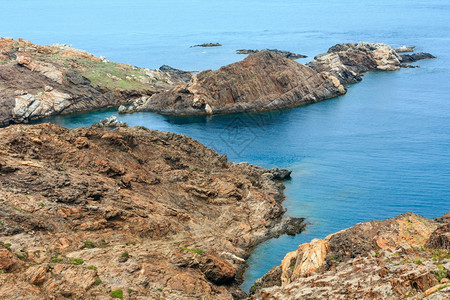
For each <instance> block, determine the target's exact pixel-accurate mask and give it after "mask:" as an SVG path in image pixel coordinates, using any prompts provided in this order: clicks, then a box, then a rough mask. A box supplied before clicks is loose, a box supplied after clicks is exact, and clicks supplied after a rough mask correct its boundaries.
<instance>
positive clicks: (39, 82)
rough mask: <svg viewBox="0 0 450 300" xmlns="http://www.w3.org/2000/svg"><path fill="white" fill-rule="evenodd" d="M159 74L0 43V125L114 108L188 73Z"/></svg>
mask: <svg viewBox="0 0 450 300" xmlns="http://www.w3.org/2000/svg"><path fill="white" fill-rule="evenodd" d="M164 70H167V72H165V71H163V70H149V69H143V68H137V67H133V66H129V65H125V64H118V63H114V62H110V61H108V60H106V59H105V58H104V57H96V56H94V55H92V54H90V53H87V52H85V51H82V50H78V49H74V48H72V47H69V46H67V45H59V44H57V45H53V46H39V45H35V44H33V43H31V42H29V41H25V40H23V39H18V40H17V41H16V40H13V39H6V38H0V125H7V124H11V123H22V122H27V121H29V120H33V119H38V118H42V117H46V116H49V115H55V114H62V113H70V112H77V111H86V110H94V109H99V108H104V107H113V106H120V105H121V104H126V103H128V102H129V100H130V99H136V98H139V97H144V96H149V95H152V94H154V93H157V92H159V91H162V90H166V89H168V88H170V87H173V86H175V85H177V84H180V83H184V82H186V81H187V80H189V79H190V73H189V72H183V71H180V70H176V69H172V68H169V67H166V68H164ZM17 91H22V92H21V93H19V94H17V93H16V92H17ZM23 91H26V93H24V92H23ZM52 91H53V92H52Z"/></svg>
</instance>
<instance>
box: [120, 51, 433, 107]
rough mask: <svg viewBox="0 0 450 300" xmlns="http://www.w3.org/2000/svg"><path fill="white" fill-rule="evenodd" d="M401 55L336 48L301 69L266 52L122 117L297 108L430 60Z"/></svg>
mask: <svg viewBox="0 0 450 300" xmlns="http://www.w3.org/2000/svg"><path fill="white" fill-rule="evenodd" d="M403 56H404V57H405V58H403V57H402V56H400V55H398V54H397V53H396V52H395V50H394V49H393V48H391V47H390V46H388V45H385V44H380V43H363V42H360V43H358V44H338V45H335V46H333V47H331V48H330V49H329V50H328V52H327V53H324V54H321V55H318V56H316V57H315V58H314V60H313V61H312V62H310V63H309V64H307V65H306V66H305V65H302V64H300V63H297V62H295V61H293V60H291V59H288V58H286V57H283V56H282V55H280V54H278V53H276V52H273V51H268V50H265V51H260V52H257V53H254V54H251V55H249V56H248V57H247V58H245V59H244V60H243V61H240V62H237V63H234V64H231V65H228V66H224V67H222V68H220V69H219V70H216V71H211V70H208V71H204V72H201V73H199V74H197V75H194V76H193V77H192V79H191V80H190V81H189V82H188V83H185V84H182V85H179V86H176V87H174V88H172V89H170V90H169V91H165V92H162V93H159V94H155V95H153V96H152V97H146V98H145V99H142V98H141V99H139V100H137V101H136V102H135V103H133V104H132V105H130V106H128V107H122V109H121V112H133V111H153V112H158V113H162V114H170V115H202V114H216V113H231V112H248V111H264V110H273V109H279V108H285V107H293V106H299V105H304V104H308V103H314V102H317V101H321V100H325V99H329V98H333V97H336V96H339V95H343V94H345V92H346V89H345V88H344V86H345V85H347V84H349V83H353V82H356V81H359V80H361V75H362V74H363V73H365V72H368V71H373V70H379V71H394V70H398V69H400V67H401V66H402V65H403V64H402V61H403V60H405V61H406V62H412V61H416V60H418V59H424V58H434V57H433V56H431V55H429V54H426V55H425V54H423V55H415V56H411V55H408V54H405V55H403Z"/></svg>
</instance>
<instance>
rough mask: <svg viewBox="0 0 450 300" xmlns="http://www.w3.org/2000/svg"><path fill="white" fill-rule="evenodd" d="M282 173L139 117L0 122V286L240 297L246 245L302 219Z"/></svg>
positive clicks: (14, 293)
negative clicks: (288, 204) (117, 123)
mask: <svg viewBox="0 0 450 300" xmlns="http://www.w3.org/2000/svg"><path fill="white" fill-rule="evenodd" d="M105 124H106V125H105ZM108 124H110V122H109V123H108V122H106V123H105V122H104V123H102V125H103V126H107V125H108ZM289 173H290V172H287V171H283V170H267V169H263V168H260V167H256V166H252V165H248V164H234V163H231V162H228V161H227V158H226V157H225V156H221V155H218V154H217V153H215V152H214V151H213V150H210V149H208V148H206V147H204V146H203V145H201V144H200V143H198V142H196V141H194V140H192V139H190V138H188V137H186V136H182V135H177V134H172V133H164V132H158V131H151V130H148V129H145V128H142V127H135V128H128V127H127V126H123V125H122V127H120V128H117V129H110V128H106V127H100V126H93V127H90V128H79V129H74V130H68V129H64V128H62V127H59V126H56V125H50V124H41V125H34V126H26V125H12V126H9V127H7V128H4V129H1V130H0V186H1V188H0V199H1V201H0V298H1V299H66V298H70V299H111V296H114V297H116V296H117V297H124V298H125V299H161V298H164V299H193V298H195V299H198V298H201V299H233V297H244V296H245V294H243V293H242V291H240V289H239V287H238V284H239V282H240V280H241V279H240V278H241V273H242V271H243V269H244V267H245V259H246V258H247V257H248V255H249V249H250V248H251V247H252V246H254V245H256V244H258V243H260V242H261V241H263V240H265V239H268V238H271V237H274V236H278V235H280V234H282V233H284V232H289V233H298V232H299V231H301V230H302V228H303V225H302V221H303V220H302V219H294V218H282V216H283V213H284V211H285V210H284V209H283V208H282V206H281V202H282V200H283V185H282V184H281V183H280V182H279V181H278V179H282V178H286V177H288V176H289ZM275 179H277V180H275Z"/></svg>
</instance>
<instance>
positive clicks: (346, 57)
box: [308, 42, 400, 85]
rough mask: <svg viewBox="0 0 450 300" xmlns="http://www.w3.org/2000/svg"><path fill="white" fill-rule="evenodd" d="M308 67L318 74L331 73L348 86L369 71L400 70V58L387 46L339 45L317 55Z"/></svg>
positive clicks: (374, 44)
mask: <svg viewBox="0 0 450 300" xmlns="http://www.w3.org/2000/svg"><path fill="white" fill-rule="evenodd" d="M308 66H309V67H311V68H313V69H314V70H316V71H317V72H329V73H331V74H332V75H333V76H335V77H337V78H338V79H339V81H340V82H341V84H343V85H346V84H350V83H353V82H357V81H360V80H361V79H362V78H361V74H362V73H365V72H368V71H372V70H380V71H395V70H398V69H400V57H399V56H398V54H397V53H396V52H395V51H394V49H392V48H391V47H390V46H388V45H386V44H381V43H365V42H359V43H358V44H352V43H349V44H337V45H335V46H333V47H331V48H330V49H329V50H328V52H327V53H324V54H320V55H317V56H316V57H315V58H314V60H313V61H312V62H310V63H309V64H308Z"/></svg>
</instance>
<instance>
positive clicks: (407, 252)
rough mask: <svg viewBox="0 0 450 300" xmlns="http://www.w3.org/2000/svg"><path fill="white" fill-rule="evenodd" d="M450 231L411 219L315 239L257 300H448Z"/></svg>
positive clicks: (259, 290)
mask: <svg viewBox="0 0 450 300" xmlns="http://www.w3.org/2000/svg"><path fill="white" fill-rule="evenodd" d="M448 226H449V224H448V223H446V224H440V223H438V222H437V221H433V220H429V219H426V218H423V217H420V216H418V215H415V214H413V213H407V214H403V215H400V216H398V217H395V218H393V219H388V220H384V221H371V222H367V223H360V224H357V225H355V226H353V227H351V228H349V229H345V230H342V231H340V232H337V233H334V234H331V235H329V236H328V237H326V238H325V239H323V240H321V239H314V240H312V241H311V242H310V243H306V244H302V245H300V246H299V247H298V249H297V251H294V252H290V253H288V254H287V255H286V256H285V258H284V259H283V261H282V263H281V265H280V266H277V267H274V268H273V269H272V270H271V271H269V273H268V274H266V275H265V276H264V277H262V278H261V279H259V280H258V281H256V282H255V285H254V286H253V288H252V290H251V292H252V293H253V295H252V296H251V299H404V298H411V299H423V298H425V297H428V298H427V299H443V298H442V296H443V295H447V297H448V296H450V294H449V291H450V289H448V287H450V284H448V282H449V281H448V280H449V277H450V252H449V249H448V232H449V231H448Z"/></svg>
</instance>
